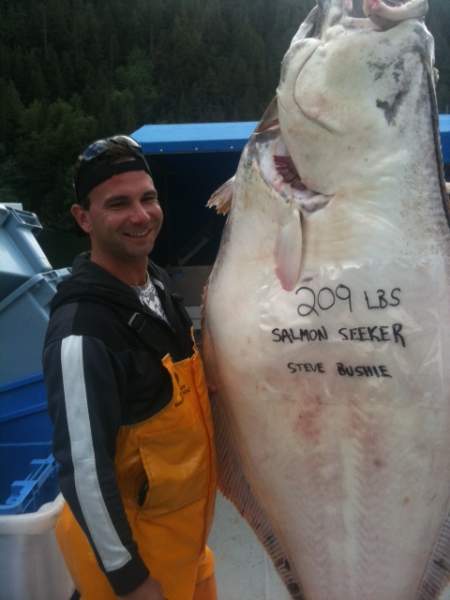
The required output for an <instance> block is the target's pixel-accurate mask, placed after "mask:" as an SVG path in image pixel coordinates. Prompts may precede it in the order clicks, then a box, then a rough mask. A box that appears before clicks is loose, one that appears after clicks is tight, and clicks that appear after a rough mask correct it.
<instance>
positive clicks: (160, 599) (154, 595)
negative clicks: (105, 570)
mask: <svg viewBox="0 0 450 600" xmlns="http://www.w3.org/2000/svg"><path fill="white" fill-rule="evenodd" d="M120 598H122V599H123V600H168V599H167V598H165V596H164V594H163V591H162V587H161V586H160V585H159V583H158V582H157V581H155V580H154V579H152V578H151V577H147V579H146V580H145V581H144V583H143V584H142V585H140V586H139V587H138V588H136V589H135V590H134V592H131V593H130V594H127V595H126V596H120Z"/></svg>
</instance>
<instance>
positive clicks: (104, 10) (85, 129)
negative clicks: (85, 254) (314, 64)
mask: <svg viewBox="0 0 450 600" xmlns="http://www.w3.org/2000/svg"><path fill="white" fill-rule="evenodd" d="M314 5H315V0H277V1H274V0H251V1H249V2H244V1H243V0H131V1H130V0H108V2H104V1H101V0H18V1H17V2H11V0H0V194H1V199H5V198H10V197H14V198H20V200H21V201H22V202H24V204H25V206H27V207H29V208H31V209H33V210H36V211H38V212H39V215H40V217H41V218H42V219H43V220H44V221H47V223H51V224H53V225H55V224H58V223H59V224H60V223H61V219H62V216H61V215H62V214H63V212H64V208H65V206H66V205H67V203H70V202H71V200H72V192H71V183H70V181H71V166H72V164H73V162H74V160H75V158H76V155H77V153H78V151H79V150H80V149H81V148H82V147H83V146H84V145H85V144H86V143H88V142H89V141H92V140H93V139H95V138H96V137H100V136H104V135H108V134H111V133H115V132H119V131H121V132H125V133H126V132H131V131H133V130H135V129H136V128H137V127H139V126H140V125H143V124H145V123H161V122H187V121H193V122H195V121H222V120H224V121H226V120H257V119H258V118H259V117H260V115H261V114H262V112H263V111H264V109H265V107H266V106H267V104H268V103H269V102H270V100H271V99H272V97H273V95H274V92H275V88H276V85H277V81H278V77H279V68H280V62H281V59H282V56H283V54H284V52H285V51H286V49H287V47H288V45H289V42H290V39H291V38H292V36H293V34H294V33H295V31H296V29H297V28H298V26H299V24H300V23H301V21H302V20H303V19H304V17H305V16H306V14H307V13H308V12H309V10H310V9H311V8H312V7H313V6H314ZM428 24H429V27H430V29H431V31H432V32H433V34H434V36H435V40H436V62H437V66H438V68H439V71H440V84H439V87H438V98H439V103H440V108H441V111H442V112H444V111H447V112H448V111H449V110H450V58H449V57H450V39H449V30H450V2H449V1H448V0H430V13H429V17H428Z"/></svg>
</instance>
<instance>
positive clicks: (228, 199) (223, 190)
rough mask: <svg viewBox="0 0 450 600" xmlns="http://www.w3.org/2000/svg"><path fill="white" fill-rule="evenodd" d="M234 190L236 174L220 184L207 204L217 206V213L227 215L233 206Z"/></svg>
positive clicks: (211, 206) (210, 206)
mask: <svg viewBox="0 0 450 600" xmlns="http://www.w3.org/2000/svg"><path fill="white" fill-rule="evenodd" d="M233 192H234V176H233V177H231V178H230V179H228V181H226V182H225V183H224V184H222V185H221V186H220V188H218V189H217V190H216V191H215V192H214V193H213V194H212V196H211V197H210V199H209V200H208V202H207V203H206V206H207V207H208V208H215V209H216V212H217V214H219V215H226V214H227V213H228V212H229V211H230V208H231V204H232V201H233Z"/></svg>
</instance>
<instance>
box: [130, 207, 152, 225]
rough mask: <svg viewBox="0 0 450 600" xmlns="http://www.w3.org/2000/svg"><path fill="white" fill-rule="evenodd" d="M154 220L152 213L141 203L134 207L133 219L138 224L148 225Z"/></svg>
mask: <svg viewBox="0 0 450 600" xmlns="http://www.w3.org/2000/svg"><path fill="white" fill-rule="evenodd" d="M151 218H152V216H151V213H150V211H149V210H148V208H146V207H145V206H144V205H143V204H141V203H140V202H137V203H136V204H134V205H133V207H132V212H131V219H132V220H133V221H134V222H136V223H147V222H148V221H150V220H151Z"/></svg>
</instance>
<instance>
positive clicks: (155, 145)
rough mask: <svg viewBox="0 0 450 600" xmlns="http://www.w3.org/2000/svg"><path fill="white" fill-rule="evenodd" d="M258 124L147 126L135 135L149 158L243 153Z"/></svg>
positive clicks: (238, 122)
mask: <svg viewBox="0 0 450 600" xmlns="http://www.w3.org/2000/svg"><path fill="white" fill-rule="evenodd" d="M256 124H257V122H256V121H237V122H230V123H181V124H175V125H144V126H143V127H141V128H140V129H138V130H137V131H135V132H134V133H133V134H132V135H133V137H134V139H135V140H136V141H138V142H139V143H140V144H141V145H142V147H143V148H144V152H145V154H177V153H181V152H183V153H191V152H240V151H241V150H242V148H243V147H244V145H245V143H246V142H247V140H248V138H249V136H250V134H251V133H252V131H253V130H254V128H255V127H256Z"/></svg>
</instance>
